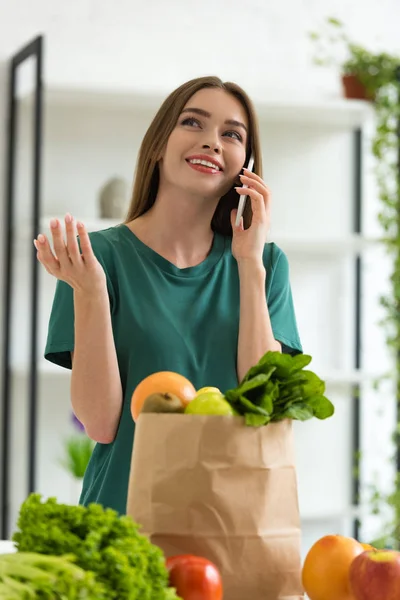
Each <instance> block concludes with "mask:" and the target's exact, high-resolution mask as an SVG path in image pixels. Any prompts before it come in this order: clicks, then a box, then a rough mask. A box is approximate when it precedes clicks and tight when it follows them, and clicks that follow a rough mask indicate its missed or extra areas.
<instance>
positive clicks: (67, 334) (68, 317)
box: [44, 232, 114, 369]
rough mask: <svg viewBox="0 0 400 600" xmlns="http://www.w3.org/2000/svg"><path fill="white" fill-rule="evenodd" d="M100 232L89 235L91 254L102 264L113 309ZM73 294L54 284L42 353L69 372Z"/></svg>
mask: <svg viewBox="0 0 400 600" xmlns="http://www.w3.org/2000/svg"><path fill="white" fill-rule="evenodd" d="M100 234H101V232H96V233H90V234H89V237H90V240H91V244H92V248H93V252H94V254H95V255H96V257H97V259H98V260H99V262H100V263H101V265H102V267H103V269H104V271H105V273H106V278H107V288H108V294H109V297H110V305H111V307H112V306H113V299H114V293H113V285H112V278H111V272H112V266H111V264H110V258H109V254H110V253H109V251H108V247H107V244H106V243H105V240H103V239H102V238H101V235H100ZM74 321H75V319H74V293H73V289H72V287H71V286H70V285H69V284H67V283H65V282H64V281H57V285H56V290H55V294H54V298H53V304H52V308H51V313H50V318H49V324H48V331H47V340H46V346H45V351H44V357H45V359H46V360H48V361H50V362H52V363H54V364H56V365H59V366H60V367H65V368H67V369H71V368H72V363H71V352H72V351H73V350H74V339H75V335H74Z"/></svg>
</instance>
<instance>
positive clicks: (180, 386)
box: [131, 371, 196, 422]
mask: <svg viewBox="0 0 400 600" xmlns="http://www.w3.org/2000/svg"><path fill="white" fill-rule="evenodd" d="M151 394H174V395H175V396H177V397H178V398H179V399H180V401H181V402H182V405H183V406H184V407H185V406H187V405H188V404H189V402H190V401H191V400H193V398H194V397H195V395H196V390H195V388H194V386H193V385H192V383H191V382H190V381H189V380H188V379H186V377H184V376H183V375H180V374H179V373H173V372H172V371H158V372H157V373H152V374H151V375H148V376H147V377H145V379H143V380H142V381H141V382H140V383H139V384H138V385H137V386H136V388H135V389H134V391H133V394H132V398H131V413H132V418H133V420H134V421H135V422H136V421H137V419H138V418H139V415H140V411H141V410H142V406H143V402H144V401H145V400H146V398H147V397H148V396H150V395H151Z"/></svg>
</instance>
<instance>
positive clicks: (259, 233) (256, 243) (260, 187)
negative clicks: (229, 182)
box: [231, 169, 270, 263]
mask: <svg viewBox="0 0 400 600" xmlns="http://www.w3.org/2000/svg"><path fill="white" fill-rule="evenodd" d="M240 180H241V183H242V184H246V185H247V186H248V187H246V188H243V187H237V188H235V189H236V191H237V192H238V193H239V194H246V195H247V196H248V197H249V199H250V200H251V209H252V212H253V217H252V221H251V225H250V227H249V228H248V229H244V228H243V217H242V219H241V222H240V224H239V225H238V227H236V225H235V221H236V214H237V209H235V210H233V211H232V213H231V223H232V231H233V237H232V254H233V256H234V257H235V258H236V260H237V261H238V263H239V262H241V261H246V262H247V261H248V260H251V261H252V262H257V261H258V262H261V263H262V257H263V251H264V245H265V243H266V241H267V235H268V231H269V226H270V191H269V189H268V187H267V186H266V184H265V183H264V181H263V180H262V179H261V177H259V176H258V175H256V174H255V173H252V172H251V171H248V170H247V169H244V174H243V175H240Z"/></svg>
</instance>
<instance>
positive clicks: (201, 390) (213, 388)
mask: <svg viewBox="0 0 400 600" xmlns="http://www.w3.org/2000/svg"><path fill="white" fill-rule="evenodd" d="M206 392H216V393H217V394H221V395H222V392H221V390H219V389H218V388H217V387H202V388H200V389H199V390H197V392H196V396H200V394H205V393H206Z"/></svg>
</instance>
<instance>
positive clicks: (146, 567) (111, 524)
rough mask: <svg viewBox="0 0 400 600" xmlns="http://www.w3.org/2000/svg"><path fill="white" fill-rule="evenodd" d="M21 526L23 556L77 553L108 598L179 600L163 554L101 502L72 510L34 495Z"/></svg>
mask: <svg viewBox="0 0 400 600" xmlns="http://www.w3.org/2000/svg"><path fill="white" fill-rule="evenodd" d="M17 525H18V531H16V532H15V533H14V536H13V541H14V542H15V543H16V546H17V549H18V551H19V552H39V553H41V554H46V555H52V556H64V555H66V554H73V555H74V556H75V558H76V564H77V565H78V566H79V567H81V568H82V569H84V570H85V571H91V572H92V573H94V575H95V578H96V580H97V581H98V582H99V583H101V584H102V586H103V589H104V591H105V597H106V598H107V599H108V600H113V599H115V600H117V599H118V600H125V599H127V600H178V597H177V596H176V594H175V591H174V590H173V589H171V588H168V571H167V568H166V565H165V557H164V555H163V553H162V551H161V550H160V548H158V547H157V546H155V545H153V544H152V543H151V542H150V541H149V540H148V538H147V537H145V536H144V535H141V534H140V533H139V531H138V530H139V527H138V525H137V524H136V523H135V522H134V521H133V520H132V519H131V518H130V517H127V516H119V515H118V513H117V512H116V511H114V510H112V509H104V508H103V507H102V506H100V505H99V504H91V505H90V506H88V507H84V506H69V505H65V504H58V503H57V501H56V499H55V498H49V499H48V500H47V501H46V502H42V500H41V496H40V495H39V494H31V495H30V496H29V497H28V498H27V499H26V500H25V502H24V503H23V504H22V506H21V509H20V513H19V518H18V523H17ZM99 598H101V596H99Z"/></svg>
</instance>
